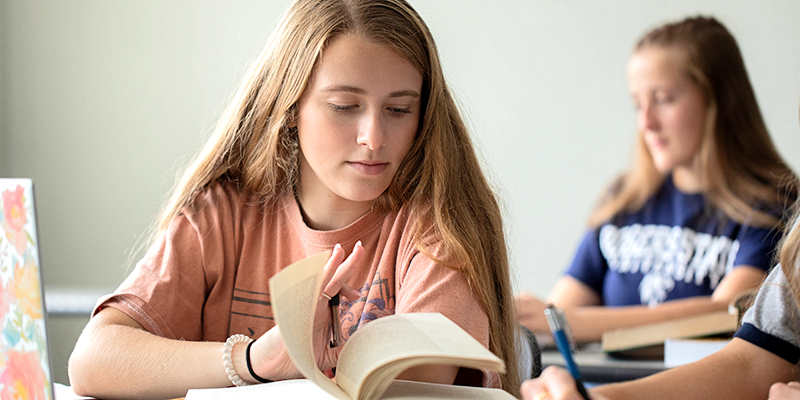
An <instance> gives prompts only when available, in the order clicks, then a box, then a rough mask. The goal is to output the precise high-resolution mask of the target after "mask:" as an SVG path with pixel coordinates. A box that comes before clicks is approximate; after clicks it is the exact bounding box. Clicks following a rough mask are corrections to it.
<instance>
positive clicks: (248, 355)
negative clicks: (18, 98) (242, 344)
mask: <svg viewBox="0 0 800 400" xmlns="http://www.w3.org/2000/svg"><path fill="white" fill-rule="evenodd" d="M255 342H256V341H255V340H252V341H250V343H249V344H248V345H247V350H246V351H245V352H244V353H245V359H246V360H247V371H249V372H250V375H252V376H253V378H256V380H257V381H259V382H261V383H270V382H272V381H271V380H269V379H264V378H262V377H260V376H258V375H256V373H255V371H253V366H252V365H250V346H252V345H253V343H255Z"/></svg>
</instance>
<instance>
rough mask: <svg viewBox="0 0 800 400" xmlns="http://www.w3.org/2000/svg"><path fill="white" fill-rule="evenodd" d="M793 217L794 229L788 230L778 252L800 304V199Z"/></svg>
mask: <svg viewBox="0 0 800 400" xmlns="http://www.w3.org/2000/svg"><path fill="white" fill-rule="evenodd" d="M792 214H793V217H792V218H791V224H790V225H789V226H791V227H792V229H788V230H786V232H784V236H783V238H782V239H781V243H780V245H779V247H778V248H779V249H780V251H779V252H778V256H779V260H780V263H781V269H783V274H784V275H786V280H787V281H789V287H790V288H791V290H792V294H794V301H795V302H797V304H798V305H799V306H800V265H799V264H798V262H800V227H799V226H797V224H798V223H800V201H798V202H796V203H795V204H794V206H793V207H792Z"/></svg>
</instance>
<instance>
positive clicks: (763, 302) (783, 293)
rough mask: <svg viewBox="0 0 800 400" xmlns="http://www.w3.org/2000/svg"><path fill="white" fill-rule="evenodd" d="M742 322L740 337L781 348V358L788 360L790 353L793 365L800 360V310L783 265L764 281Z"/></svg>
mask: <svg viewBox="0 0 800 400" xmlns="http://www.w3.org/2000/svg"><path fill="white" fill-rule="evenodd" d="M742 322H743V327H742V329H741V330H740V331H739V332H738V333H737V336H738V337H741V338H743V339H745V340H747V341H750V342H751V343H754V344H756V345H758V346H759V347H762V348H766V349H767V350H770V349H772V350H771V351H773V350H775V349H781V351H779V352H780V353H782V354H778V355H781V356H784V358H785V356H786V355H787V351H788V352H789V353H791V354H793V357H792V358H793V359H792V360H790V361H791V362H793V363H796V362H797V361H798V360H800V310H798V305H797V301H796V300H795V297H794V295H793V293H792V290H791V288H790V286H789V282H788V281H787V279H786V276H785V275H784V273H783V269H782V268H781V266H780V265H778V266H776V267H775V268H773V270H772V272H771V273H770V274H769V276H768V277H767V280H766V281H764V283H763V284H762V286H761V288H760V289H759V291H758V295H757V296H756V300H755V303H754V304H753V306H752V307H751V308H750V309H749V310H748V311H747V313H746V314H745V316H744V319H743V321H742ZM773 352H774V351H773Z"/></svg>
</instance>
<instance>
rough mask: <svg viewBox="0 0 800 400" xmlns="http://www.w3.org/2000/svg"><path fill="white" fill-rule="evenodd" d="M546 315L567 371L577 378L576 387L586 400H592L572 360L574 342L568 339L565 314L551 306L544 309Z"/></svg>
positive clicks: (576, 365)
mask: <svg viewBox="0 0 800 400" xmlns="http://www.w3.org/2000/svg"><path fill="white" fill-rule="evenodd" d="M544 315H545V317H547V323H548V324H549V325H550V331H551V332H552V333H553V340H555V342H556V347H558V351H559V352H560V353H561V355H562V356H564V361H566V363H567V369H568V370H569V372H570V373H571V374H572V377H573V378H575V386H577V387H578V393H580V394H581V396H583V398H584V399H585V400H590V399H589V394H588V393H586V387H584V386H583V381H581V372H580V371H579V370H578V364H575V360H573V359H572V341H571V338H568V337H567V332H568V331H569V326H568V325H567V319H566V318H564V312H563V311H562V310H561V309H560V308H558V307H556V306H554V305H552V304H549V305H547V308H545V309H544Z"/></svg>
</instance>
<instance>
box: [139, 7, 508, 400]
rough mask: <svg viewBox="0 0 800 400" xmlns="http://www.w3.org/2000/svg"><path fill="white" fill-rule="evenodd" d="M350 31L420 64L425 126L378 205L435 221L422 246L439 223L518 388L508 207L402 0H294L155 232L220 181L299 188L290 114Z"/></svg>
mask: <svg viewBox="0 0 800 400" xmlns="http://www.w3.org/2000/svg"><path fill="white" fill-rule="evenodd" d="M345 34H356V35H361V36H362V37H365V38H367V39H369V40H372V41H375V42H377V43H380V44H383V45H386V46H389V47H391V48H392V49H394V50H395V51H396V52H397V53H398V54H400V55H402V56H403V57H405V58H406V59H408V60H409V61H410V62H411V63H412V64H413V65H414V66H416V67H417V68H418V69H419V71H421V72H422V75H423V84H422V86H423V87H422V92H423V93H422V103H421V110H422V112H421V116H420V125H419V131H418V133H417V136H416V138H415V141H414V143H413V145H412V147H411V150H410V151H409V152H408V154H407V155H406V157H405V159H404V160H403V162H402V164H401V166H400V167H399V169H398V171H397V173H396V175H395V177H394V179H393V181H392V183H391V185H390V187H389V188H388V189H387V190H386V192H384V193H383V194H382V195H381V196H379V197H378V198H377V199H376V200H375V204H374V206H375V207H379V208H381V209H385V210H397V209H399V207H400V206H401V205H403V204H408V206H409V208H410V209H411V210H412V212H415V213H417V214H419V215H421V216H422V219H423V220H425V221H426V222H427V223H429V226H428V227H424V226H418V227H415V231H414V232H415V238H417V246H418V247H420V248H421V249H422V250H423V251H424V248H423V245H424V243H422V240H421V239H422V236H421V235H422V233H423V231H424V229H426V228H429V227H430V226H433V228H434V229H435V230H436V231H437V232H438V233H439V234H440V235H441V238H442V240H443V243H444V248H445V254H446V255H445V259H444V260H437V261H439V262H441V264H443V265H445V266H447V267H451V268H457V269H459V270H461V271H462V272H463V273H464V274H465V275H466V277H467V279H468V281H469V285H470V288H471V289H472V290H473V292H474V293H475V294H476V296H477V297H478V299H479V300H480V303H481V305H482V306H483V309H484V311H485V312H486V314H487V316H488V318H489V338H490V339H489V349H490V350H491V351H493V352H494V353H495V354H497V356H498V357H500V358H501V359H503V360H504V361H505V364H506V372H507V373H506V374H504V375H503V376H502V378H501V379H502V387H503V389H505V390H507V391H509V392H511V393H513V394H516V395H519V385H520V382H519V376H518V373H517V369H518V366H517V361H516V357H517V356H516V353H515V351H514V330H515V328H516V326H517V324H516V319H515V316H514V312H513V306H512V290H511V284H510V276H509V266H508V256H507V248H506V243H505V237H504V232H503V226H502V220H501V212H500V208H499V205H498V202H497V199H496V197H495V194H494V192H493V190H492V189H491V187H490V185H489V183H488V182H487V180H486V178H485V176H484V175H483V172H482V171H481V168H480V164H479V162H478V159H477V156H476V154H475V150H474V148H473V145H472V142H471V139H470V137H469V133H468V131H467V129H466V126H465V124H464V122H463V120H462V118H461V115H460V113H459V110H458V108H457V106H456V104H455V101H454V100H453V97H452V95H451V94H450V92H449V90H448V88H447V85H446V83H445V80H444V76H443V74H442V68H441V65H440V62H439V57H438V54H437V50H436V45H435V44H434V41H433V37H432V35H431V33H430V31H429V30H428V27H427V26H426V24H425V23H424V22H423V21H422V19H421V18H420V16H419V15H418V14H417V13H416V11H414V9H413V8H412V7H411V6H410V5H409V4H408V3H406V2H405V1H403V0H298V1H296V2H295V3H294V4H293V5H292V6H291V7H290V9H289V10H288V11H287V13H286V14H285V16H284V18H283V19H282V21H281V23H280V25H279V26H278V28H277V30H276V31H275V32H274V33H273V35H272V37H271V38H270V40H269V43H268V45H267V46H266V48H265V49H264V51H263V52H262V53H261V55H260V56H259V58H258V59H257V61H256V62H255V65H254V66H253V67H252V69H251V70H250V71H249V73H248V74H247V75H246V77H245V79H244V82H243V83H242V85H241V87H240V89H239V91H238V93H237V94H236V96H235V98H234V100H233V101H232V103H231V104H230V106H229V107H228V108H227V110H226V112H225V113H224V115H223V117H222V119H221V121H220V122H219V125H218V126H217V128H216V130H215V131H214V133H213V134H212V136H211V138H210V139H209V140H208V142H207V143H206V144H205V146H204V147H203V149H202V150H201V152H200V154H199V155H198V156H197V158H196V159H195V160H194V162H192V163H191V165H190V166H189V167H188V168H187V170H186V171H185V173H184V175H183V177H182V179H181V180H180V181H179V183H178V184H177V186H176V188H175V189H174V192H173V194H172V197H171V198H170V199H169V201H168V203H167V205H166V207H165V208H164V210H163V212H162V214H161V215H160V218H159V221H158V224H157V226H156V228H155V229H154V233H153V235H154V237H157V236H158V235H159V234H161V233H162V232H163V231H165V230H166V229H167V227H168V226H169V224H170V222H171V221H172V220H173V219H174V218H175V217H176V216H178V215H179V214H180V212H181V209H183V208H184V207H186V206H188V205H190V204H191V203H192V201H193V199H194V197H195V196H196V194H197V193H198V192H199V191H201V190H203V189H204V188H206V187H208V186H209V185H210V184H212V183H214V182H217V181H223V180H224V181H227V182H231V183H232V184H234V185H237V186H238V187H239V188H240V189H242V190H248V191H251V192H253V193H257V194H259V195H260V196H261V198H262V200H263V201H264V203H265V204H268V203H271V202H274V201H276V200H277V199H279V198H281V197H282V196H284V195H285V194H286V193H289V192H291V191H292V190H293V188H294V187H295V185H296V183H297V179H298V164H297V156H296V153H297V146H298V145H297V140H296V131H294V130H293V129H290V128H289V124H290V123H291V122H292V121H293V119H294V118H295V115H296V114H295V113H296V110H297V104H298V101H299V100H300V98H301V96H302V95H303V92H304V91H305V90H306V86H307V85H308V82H309V79H310V78H311V75H312V73H313V72H314V67H315V65H316V63H317V62H318V60H319V58H320V54H321V53H322V52H323V51H325V47H326V45H327V44H328V43H330V42H331V40H333V39H334V38H336V37H340V36H342V35H345Z"/></svg>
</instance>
